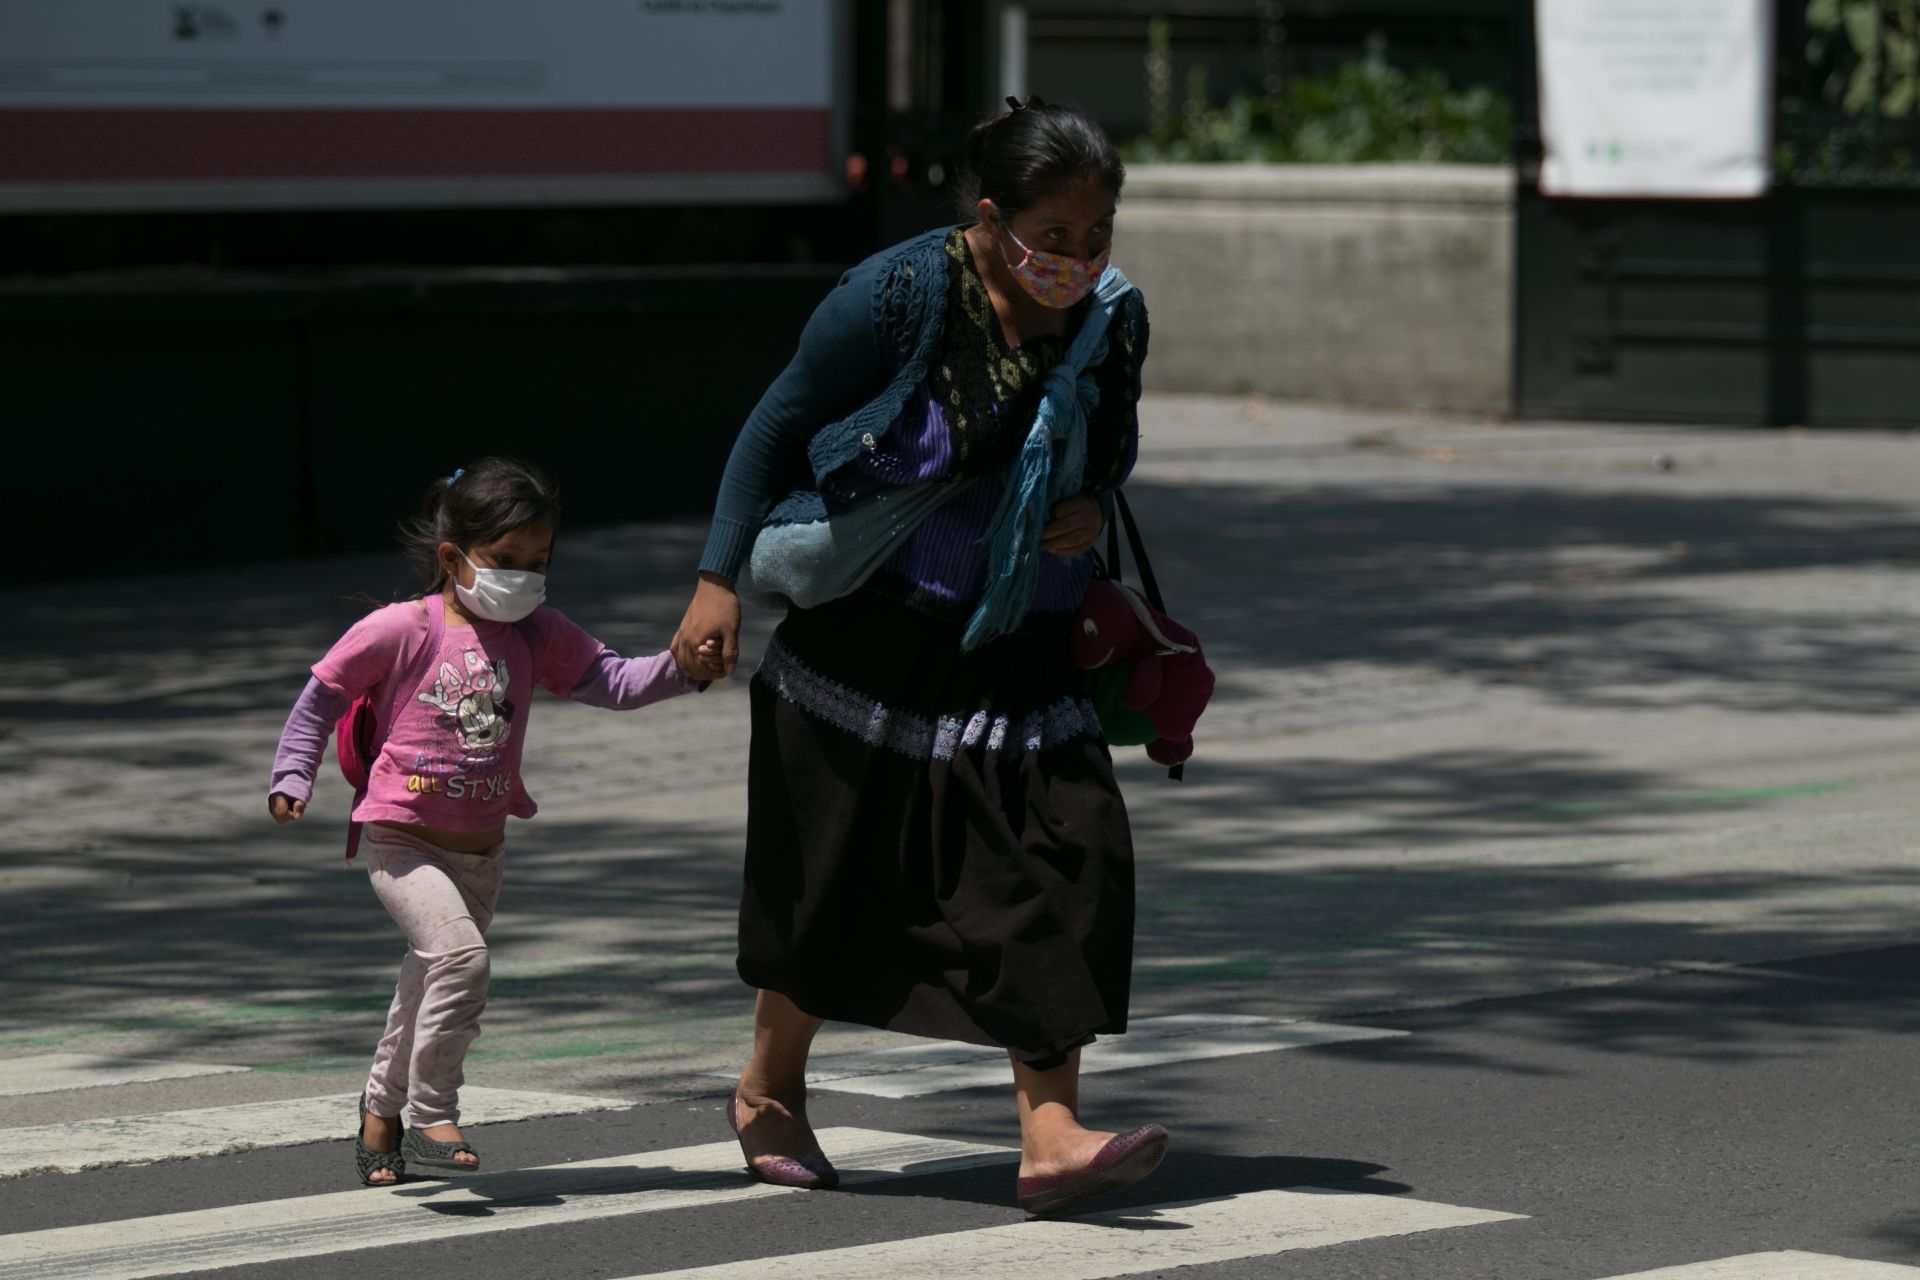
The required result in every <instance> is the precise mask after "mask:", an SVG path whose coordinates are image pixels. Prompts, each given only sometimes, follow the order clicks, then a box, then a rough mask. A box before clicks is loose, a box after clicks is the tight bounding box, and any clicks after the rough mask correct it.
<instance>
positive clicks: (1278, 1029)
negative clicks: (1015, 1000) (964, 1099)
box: [708, 1014, 1407, 1098]
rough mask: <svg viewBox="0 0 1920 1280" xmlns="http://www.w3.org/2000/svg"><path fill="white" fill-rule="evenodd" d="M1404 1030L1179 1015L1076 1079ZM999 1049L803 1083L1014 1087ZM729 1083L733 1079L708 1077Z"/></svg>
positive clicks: (1116, 1040) (856, 1087)
mask: <svg viewBox="0 0 1920 1280" xmlns="http://www.w3.org/2000/svg"><path fill="white" fill-rule="evenodd" d="M1406 1034H1407V1033H1406V1032H1404V1031H1388V1030H1384V1029H1382V1028H1379V1027H1351V1026H1343V1025H1340V1024H1338V1023H1330V1022H1282V1021H1280V1020H1278V1019H1274V1018H1255V1017H1249V1016H1244V1015H1236V1014H1180V1015H1176V1016H1173V1017H1165V1018H1142V1019H1140V1020H1139V1021H1137V1022H1135V1023H1133V1025H1132V1026H1131V1027H1129V1028H1128V1030H1127V1034H1126V1035H1124V1036H1114V1037H1112V1038H1110V1039H1103V1040H1098V1041H1096V1042H1094V1043H1093V1044H1091V1045H1089V1046H1087V1049H1086V1051H1085V1052H1084V1053H1083V1054H1081V1057H1080V1072H1081V1074H1082V1075H1091V1074H1097V1073H1099V1072H1103V1071H1130V1070H1135V1069H1137V1068H1140V1067H1153V1066H1160V1065H1162V1064H1164V1063H1169V1062H1197V1061H1199V1060H1201V1059H1203V1058H1226V1057H1232V1056H1234V1055H1237V1054H1244V1053H1270V1052H1272V1051H1274V1050H1277V1049H1302V1048H1307V1047H1309V1046H1312V1045H1322V1044H1340V1043H1343V1042H1346V1041H1353V1040H1384V1039H1388V1038H1390V1037H1393V1036H1404V1035H1406ZM1008 1072H1009V1068H1008V1066H1007V1055H1006V1051H1005V1050H1003V1049H987V1048H982V1047H981V1046H979V1045H970V1044H944V1043H943V1044H916V1045H908V1046H906V1047H904V1048H899V1049H881V1050H877V1051H875V1052H872V1053H849V1054H840V1055H837V1056H834V1057H825V1058H816V1059H815V1060H814V1061H813V1063H812V1065H811V1066H810V1067H809V1069H808V1071H807V1084H808V1085H810V1086H812V1087H813V1088H817V1089H825V1090H828V1091H829V1092H832V1093H863V1094H868V1095H870V1096H873V1097H877V1098H915V1097H919V1096H921V1095H922V1094H928V1093H945V1092H947V1091H948V1090H952V1089H978V1088H983V1087H986V1086H996V1085H997V1086H1004V1085H1008V1084H1011V1083H1012V1080H1013V1077H1012V1076H1011V1075H1010V1074H1009V1073H1008ZM708 1074H710V1075H713V1076H715V1077H716V1078H727V1079H731V1078H732V1076H733V1075H737V1074H738V1073H737V1072H733V1073H728V1072H721V1071H716V1072H709V1073H708Z"/></svg>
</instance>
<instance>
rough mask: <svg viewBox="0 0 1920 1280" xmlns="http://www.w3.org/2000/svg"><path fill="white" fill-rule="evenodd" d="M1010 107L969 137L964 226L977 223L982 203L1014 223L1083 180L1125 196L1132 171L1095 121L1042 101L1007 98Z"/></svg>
mask: <svg viewBox="0 0 1920 1280" xmlns="http://www.w3.org/2000/svg"><path fill="white" fill-rule="evenodd" d="M1007 106H1008V107H1009V108H1010V110H1007V111H1003V112H1001V113H1000V114H999V115H997V116H993V117H990V118H989V119H986V120H982V121H981V122H980V123H979V124H977V125H975V126H973V131H972V132H971V133H969V134H968V135H967V174H966V176H965V177H964V178H962V179H961V182H960V197H959V198H960V220H961V221H962V222H972V221H974V219H975V218H976V217H977V216H978V215H977V214H976V213H975V211H974V210H975V207H976V206H977V205H978V204H979V203H980V200H981V198H982V197H985V198H986V199H988V200H991V201H993V203H994V205H995V207H997V208H998V209H999V210H1000V212H1001V213H1002V214H1004V215H1005V216H1007V217H1009V218H1011V217H1012V216H1013V215H1014V214H1016V213H1019V212H1020V211H1021V210H1022V209H1028V208H1031V207H1032V206H1033V205H1034V204H1036V203H1037V202H1039V201H1041V200H1043V199H1045V198H1046V197H1047V196H1049V195H1051V194H1052V193H1053V192H1055V191H1058V190H1059V189H1060V188H1062V187H1064V186H1067V185H1069V184H1071V183H1073V182H1075V181H1077V180H1079V179H1082V178H1097V179H1099V180H1100V181H1101V182H1103V183H1105V184H1106V185H1107V186H1108V187H1109V188H1111V189H1112V191H1113V194H1114V195H1115V196H1118V195H1119V194H1120V187H1121V185H1122V184H1123V183H1125V182H1126V180H1127V167H1126V166H1125V165H1124V164H1121V163H1120V153H1119V151H1117V150H1115V149H1114V145H1113V140H1112V139H1111V138H1109V137H1107V131H1106V130H1105V129H1102V128H1101V127H1100V124H1099V122H1098V121H1097V120H1095V119H1094V118H1093V117H1092V116H1090V115H1088V114H1087V113H1086V112H1084V111H1082V110H1081V109H1080V108H1078V107H1072V106H1055V105H1054V104H1052V103H1050V102H1042V101H1041V100H1040V99H1038V98H1028V99H1027V100H1026V101H1025V102H1019V101H1016V100H1015V99H1013V98H1008V99H1007Z"/></svg>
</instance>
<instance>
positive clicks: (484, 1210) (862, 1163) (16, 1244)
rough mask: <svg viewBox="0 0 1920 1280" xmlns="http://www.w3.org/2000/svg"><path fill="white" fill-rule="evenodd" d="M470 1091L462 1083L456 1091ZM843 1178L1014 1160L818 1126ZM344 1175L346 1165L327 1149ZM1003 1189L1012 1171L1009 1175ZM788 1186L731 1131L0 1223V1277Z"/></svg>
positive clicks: (137, 1272) (662, 1204)
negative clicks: (445, 1176) (263, 1196)
mask: <svg viewBox="0 0 1920 1280" xmlns="http://www.w3.org/2000/svg"><path fill="white" fill-rule="evenodd" d="M468 1092H471V1091H470V1090H463V1091H462V1095H461V1096H462V1099H463V1100H464V1098H465V1096H466V1094H467V1093H468ZM819 1137H820V1142H821V1145H822V1146H824V1147H825V1148H826V1149H827V1150H829V1151H831V1152H832V1153H833V1157H834V1164H835V1165H836V1166H837V1167H838V1168H839V1170H840V1180H841V1185H843V1186H846V1185H858V1184H859V1183H862V1182H871V1181H874V1180H876V1179H880V1178H885V1177H888V1176H890V1175H898V1174H902V1173H914V1174H925V1173H939V1172H944V1171H947V1170H951V1169H964V1168H971V1167H973V1166H976V1165H982V1164H990V1163H1000V1162H1008V1163H1010V1162H1012V1161H1013V1160H1014V1158H1015V1157H1016V1155H1017V1153H1016V1152H1014V1151H1011V1150H1008V1149H1007V1148H1004V1147H989V1146H982V1145H980V1144H977V1143H969V1142H952V1141H947V1140H945V1139H940V1138H920V1137H914V1136H912V1135H909V1134H898V1133H884V1132H879V1131H876V1130H872V1129H854V1128H836V1129H825V1130H822V1131H821V1133H820V1135H819ZM325 1158H327V1159H329V1160H332V1161H335V1162H336V1163H337V1164H338V1166H339V1168H340V1170H341V1173H342V1176H351V1174H350V1173H349V1172H348V1171H349V1170H350V1168H351V1164H350V1163H349V1161H348V1160H347V1158H346V1153H345V1152H344V1151H329V1152H328V1153H327V1155H326V1157H325ZM1007 1182H1008V1186H1009V1189H1011V1186H1012V1182H1013V1178H1012V1175H1011V1173H1009V1175H1008V1179H1007ZM792 1194H796V1193H794V1192H792V1191H789V1190H788V1189H786V1188H784V1187H772V1186H768V1185H767V1184H765V1183H761V1182H754V1181H751V1180H750V1179H749V1178H748V1177H747V1175H746V1173H745V1171H744V1170H743V1168H742V1161H741V1157H740V1147H739V1144H738V1143H735V1142H732V1141H727V1142H716V1143H711V1144H707V1145H703V1146H698V1147H679V1148H675V1149H672V1150H666V1151H641V1152H635V1153H633V1154H631V1155H623V1156H611V1157H608V1158H606V1159H603V1160H583V1161H579V1162H578V1163H574V1164H556V1165H546V1166H543V1167H541V1168H537V1169H517V1170H513V1171H510V1172H506V1173H497V1174H480V1175H475V1176H471V1177H465V1178H462V1179H460V1180H459V1181H457V1182H435V1183H419V1182H410V1183H406V1184H403V1185H401V1186H399V1187H395V1188H371V1189H366V1188H363V1189H359V1190H352V1191H338V1192H329V1193H327V1194H324V1195H317V1196H303V1197H300V1198H297V1199H292V1200H272V1201H267V1202H264V1203H257V1204H241V1205H231V1206H228V1207H225V1208H219V1209H198V1210H193V1211H190V1212H186V1213H172V1214H163V1215H160V1216H158V1217H151V1218H135V1219H129V1220H123V1221H119V1222H103V1223H94V1224H89V1225H87V1226H80V1227H56V1228H52V1229H50V1230H46V1231H29V1232H22V1233H20V1234H17V1235H9V1236H0V1280H142V1278H143V1277H148V1276H168V1275H179V1274H181V1273H183V1272H188V1271H199V1270H211V1269H213V1268H215V1267H237V1266H242V1265H246V1264H250V1263H261V1262H273V1261H280V1260H283V1259H288V1258H310V1257H316V1256H318V1255H321V1254H328V1253H341V1252H344V1251H347V1250H351V1249H370V1248H375V1247H386V1246H392V1245H409V1244H419V1243H423V1242H430V1241H436V1240H444V1239H447V1238H449V1237H452V1236H461V1237H471V1236H474V1235H477V1234H482V1233H488V1232H494V1231H514V1230H523V1229H525V1228H529V1227H546V1226H553V1225H556V1224H560V1223H569V1222H583V1221H587V1220H591V1219H595V1218H612V1217H620V1216H623V1215H626V1214H638V1213H656V1212H659V1211H661V1210H666V1209H687V1208H694V1207H698V1206H702V1205H712V1204H722V1203H727V1202H731V1201H739V1200H751V1199H754V1198H756V1197H759V1196H768V1195H792Z"/></svg>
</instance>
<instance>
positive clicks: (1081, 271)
mask: <svg viewBox="0 0 1920 1280" xmlns="http://www.w3.org/2000/svg"><path fill="white" fill-rule="evenodd" d="M1000 226H1001V228H1002V229H1003V230H1005V231H1006V233H1007V239H1009V240H1011V241H1013V242H1014V243H1015V244H1017V245H1020V248H1021V251H1022V252H1023V253H1024V254H1025V256H1024V257H1022V258H1021V259H1020V261H1018V262H1015V261H1014V260H1013V259H1012V258H1009V257H1008V256H1007V250H1006V247H1005V246H1004V245H1003V246H1001V249H1000V257H1001V258H1002V259H1003V260H1004V261H1005V262H1006V264H1007V269H1008V270H1010V271H1012V272H1013V278H1014V279H1015V280H1018V281H1019V282H1020V287H1021V288H1022V289H1025V290H1026V291H1027V293H1028V294H1029V295H1030V296H1031V297H1032V298H1033V300H1034V301H1035V302H1037V303H1039V304H1040V305H1041V306H1043V307H1070V306H1072V305H1073V304H1074V303H1076V302H1078V301H1080V299H1082V298H1084V297H1086V296H1087V295H1088V294H1089V293H1092V292H1093V286H1094V285H1096V284H1099V283H1100V276H1101V274H1102V273H1103V272H1105V271H1106V269H1107V259H1108V258H1110V257H1112V256H1113V248H1112V246H1108V247H1107V248H1105V249H1102V250H1101V251H1100V256H1099V257H1097V258H1070V257H1068V256H1067V255H1066V254H1064V253H1041V252H1039V251H1037V250H1034V249H1029V248H1027V246H1026V245H1025V244H1022V243H1021V240H1020V237H1019V236H1016V235H1014V234H1013V228H1012V227H1011V226H1008V225H1007V220H1006V218H1004V217H1002V218H1001V219H1000Z"/></svg>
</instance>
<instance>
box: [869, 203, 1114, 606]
mask: <svg viewBox="0 0 1920 1280" xmlns="http://www.w3.org/2000/svg"><path fill="white" fill-rule="evenodd" d="M946 254H947V258H948V260H949V270H948V272H947V300H946V321H945V325H944V328H943V332H942V334H941V338H940V343H939V346H938V347H937V348H936V350H935V351H934V353H933V358H932V359H931V360H929V361H928V367H927V376H926V379H925V380H924V381H923V382H921V384H920V385H919V386H918V387H917V388H916V389H915V392H914V394H913V395H912V396H911V397H909V399H908V400H907V403H906V405H905V407H904V408H903V409H902V411H901V414H900V416H899V418H897V419H896V420H895V422H894V423H893V426H892V429H891V430H889V431H888V432H887V434H886V436H885V438H884V440H883V441H882V442H881V443H880V445H879V447H878V448H876V449H875V450H874V451H873V452H871V453H869V454H867V455H866V456H865V457H863V458H861V459H860V460H859V462H858V464H857V465H859V466H860V468H861V469H862V470H863V471H865V472H866V474H868V475H871V476H873V477H874V478H876V479H879V480H884V481H886V482H888V483H890V484H902V485H904V484H911V483H914V482H917V481H924V480H936V479H941V478H943V477H944V478H949V479H952V480H955V481H958V482H967V481H976V480H977V481H981V482H980V483H971V484H969V485H968V487H967V490H966V491H965V492H964V493H961V494H960V495H959V496H957V497H955V498H953V499H952V500H951V501H949V502H947V503H946V505H944V506H942V507H940V508H939V509H938V510H936V511H935V512H934V513H933V514H932V515H931V516H929V517H928V518H927V520H926V522H925V523H924V524H922V525H921V526H920V528H919V529H918V530H916V531H915V532H914V534H913V536H912V537H911V538H910V539H909V540H908V541H907V543H906V544H905V545H904V546H902V547H901V548H900V550H898V551H897V552H895V553H894V555H893V556H892V558H891V559H889V560H888V562H887V563H886V565H885V566H883V567H882V569H881V570H880V572H879V573H878V574H876V575H875V577H874V579H873V581H872V582H871V583H870V586H871V587H872V588H873V589H875V590H879V591H882V592H884V593H886V594H888V595H891V596H894V597H895V598H897V599H900V600H903V601H905V602H906V603H908V604H910V605H911V606H913V607H914V608H917V609H920V610H923V611H925V612H928V613H932V614H934V615H936V616H940V617H949V618H954V619H956V620H964V619H965V618H966V616H967V615H968V614H969V613H971V611H972V608H973V605H974V604H975V603H976V602H977V601H978V600H979V598H980V593H981V591H982V589H983V588H984V587H985V584H986V577H987V561H986V548H985V547H984V546H983V545H982V539H983V538H984V537H985V535H986V531H987V526H988V523H989V522H990V521H991V520H992V518H993V513H994V509H995V508H996V506H997V505H998V503H999V500H1000V488H1001V486H1000V484H999V481H998V477H999V476H1000V475H1002V474H1003V472H1004V469H1005V467H1006V466H1007V464H1008V463H1010V462H1012V460H1013V459H1014V458H1015V457H1016V456H1018V454H1019V452H1020V446H1021V443H1022V442H1023V441H1024V440H1025V439H1026V436H1027V432H1028V430H1029V429H1030V428H1031V427H1032V425H1033V417H1034V414H1035V412H1036V411H1037V410H1038V408H1039V405H1040V390H1041V380H1042V378H1044V377H1045V375H1046V373H1047V371H1048V370H1049V369H1051V368H1052V367H1053V366H1054V365H1055V364H1057V363H1058V362H1059V360H1060V358H1061V357H1062V356H1063V355H1064V354H1065V352H1066V349H1067V342H1068V336H1067V335H1053V334H1047V335H1043V336H1041V337H1037V338H1030V339H1028V340H1027V341H1025V342H1022V343H1020V344H1019V345H1018V346H1009V345H1008V343H1007V339H1006V334H1005V331H1004V330H1003V329H1002V328H1001V325H1000V319H999V317H998V315H996V314H995V312H994V309H993V301H992V299H991V298H990V297H989V296H988V294H987V287H986V282H985V281H984V280H982V279H981V277H980V271H979V267H978V266H977V265H976V264H975V262H974V260H973V254H972V251H971V250H970V249H969V248H968V245H967V239H966V233H965V229H964V228H955V229H954V230H953V231H952V232H951V233H949V234H948V236H947V240H946ZM1072 327H1073V321H1072V320H1070V321H1069V330H1070V331H1071V329H1072ZM1108 344H1109V345H1108V352H1107V358H1106V360H1105V361H1103V362H1102V363H1101V364H1099V365H1098V366H1096V367H1095V368H1094V369H1093V371H1092V372H1093V378H1094V383H1095V385H1097V386H1098V387H1099V389H1100V401H1099V404H1098V405H1097V406H1096V407H1095V408H1094V410H1093V412H1092V413H1090V414H1089V415H1088V421H1087V428H1088V430H1087V470H1086V486H1087V489H1088V491H1089V492H1098V491H1104V490H1111V489H1113V488H1116V487H1117V486H1119V485H1120V484H1121V483H1122V482H1123V481H1124V480H1125V479H1126V478H1127V474H1128V473H1129V472H1130V471H1131V470H1132V469H1133V462H1134V457H1135V453H1136V451H1137V449H1138V444H1139V439H1138V434H1137V431H1136V429H1135V416H1134V404H1133V392H1132V387H1131V382H1130V377H1131V373H1130V371H1131V370H1132V368H1133V367H1134V364H1135V353H1134V350H1133V331H1132V329H1131V328H1130V327H1129V326H1128V325H1127V324H1126V323H1125V318H1124V316H1123V315H1117V316H1116V317H1115V320H1114V323H1113V325H1112V328H1111V329H1110V331H1109V333H1108ZM1092 578H1093V553H1092V552H1088V553H1086V554H1085V555H1082V556H1078V557H1076V558H1074V559H1071V560H1066V559H1062V558H1060V557H1057V556H1047V557H1045V558H1044V559H1043V560H1042V562H1041V566H1040V580H1039V584H1038V586H1037V588H1036V589H1035V592H1034V598H1033V604H1032V605H1031V607H1030V609H1029V613H1030V614H1034V613H1063V612H1071V611H1073V610H1074V609H1077V608H1079V606H1080V600H1081V598H1082V597H1083V596H1084V595H1085V594H1086V589H1087V583H1088V582H1089V581H1091V580H1092Z"/></svg>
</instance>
